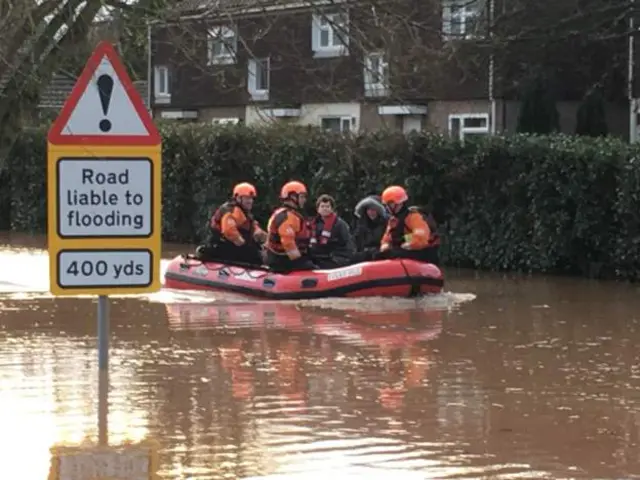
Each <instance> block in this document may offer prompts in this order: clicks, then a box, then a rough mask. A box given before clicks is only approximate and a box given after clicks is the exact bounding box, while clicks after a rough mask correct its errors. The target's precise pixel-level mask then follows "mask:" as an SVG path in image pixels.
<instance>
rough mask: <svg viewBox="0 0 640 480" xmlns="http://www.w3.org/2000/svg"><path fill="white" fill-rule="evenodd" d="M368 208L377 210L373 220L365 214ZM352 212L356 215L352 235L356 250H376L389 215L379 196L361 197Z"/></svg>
mask: <svg viewBox="0 0 640 480" xmlns="http://www.w3.org/2000/svg"><path fill="white" fill-rule="evenodd" d="M368 208H373V209H375V210H376V211H377V212H378V217H377V218H376V219H375V220H371V219H370V218H369V216H368V215H367V213H366V210H367V209H368ZM353 213H354V215H355V217H356V226H355V231H354V237H355V244H356V248H357V250H358V251H359V252H362V251H365V250H378V249H379V248H380V240H381V239H382V235H384V231H385V229H386V228H387V221H388V217H389V214H388V213H387V210H386V209H385V208H384V205H383V204H382V202H381V201H380V197H378V196H377V195H370V196H368V197H365V198H363V199H362V200H360V201H359V202H358V204H357V205H356V208H355V210H354V212H353Z"/></svg>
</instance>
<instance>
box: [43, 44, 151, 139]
mask: <svg viewBox="0 0 640 480" xmlns="http://www.w3.org/2000/svg"><path fill="white" fill-rule="evenodd" d="M48 139H49V142H50V143H53V144H56V145H114V146H118V145H159V144H160V142H161V138H160V134H159V133H158V130H157V128H156V127H155V125H154V124H153V119H152V118H151V115H150V114H149V112H148V111H147V109H146V108H145V106H144V102H143V101H142V98H141V97H140V94H139V93H138V92H137V91H136V89H135V87H134V86H133V82H131V79H130V78H129V75H127V71H126V69H125V67H124V65H123V64H122V62H121V61H120V58H119V57H118V54H117V53H116V51H115V49H114V48H113V45H111V44H110V43H109V42H100V44H99V45H98V46H97V47H96V49H95V50H94V51H93V54H92V55H91V57H90V58H89V61H88V62H87V64H86V66H85V67H84V70H83V71H82V74H81V75H80V77H79V78H78V81H77V82H76V84H75V86H74V87H73V90H72V91H71V94H70V95H69V97H68V98H67V101H66V102H65V104H64V106H63V107H62V111H61V112H60V115H58V118H57V119H56V121H55V122H54V123H53V125H52V126H51V129H50V130H49V136H48Z"/></svg>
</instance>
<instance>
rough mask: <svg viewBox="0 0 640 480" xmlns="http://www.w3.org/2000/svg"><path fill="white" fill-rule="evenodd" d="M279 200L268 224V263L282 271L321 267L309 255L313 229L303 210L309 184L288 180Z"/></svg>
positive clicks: (274, 268) (275, 269)
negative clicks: (280, 203)
mask: <svg viewBox="0 0 640 480" xmlns="http://www.w3.org/2000/svg"><path fill="white" fill-rule="evenodd" d="M280 201H281V202H282V205H281V206H280V207H278V208H277V209H276V210H275V211H274V212H273V214H272V215H271V218H270V219H269V223H268V226H267V235H268V237H267V265H268V266H269V268H271V269H272V270H274V271H280V272H290V271H294V270H313V269H316V268H318V266H317V265H316V264H315V263H313V261H312V260H311V258H310V256H309V242H310V240H311V230H310V228H309V225H308V223H307V220H306V219H305V218H304V217H303V216H302V213H301V211H302V209H303V208H304V204H305V202H306V201H307V187H306V186H305V185H304V184H303V183H301V182H298V181H291V182H287V183H285V184H284V185H283V186H282V188H281V189H280Z"/></svg>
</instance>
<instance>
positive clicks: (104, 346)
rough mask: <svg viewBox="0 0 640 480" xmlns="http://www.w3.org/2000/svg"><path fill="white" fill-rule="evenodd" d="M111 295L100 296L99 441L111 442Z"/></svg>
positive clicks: (106, 443) (102, 444)
mask: <svg viewBox="0 0 640 480" xmlns="http://www.w3.org/2000/svg"><path fill="white" fill-rule="evenodd" d="M108 416H109V297H107V296H106V295H100V296H99V297H98V443H99V445H100V446H106V445H108V443H109V431H108V422H107V419H108Z"/></svg>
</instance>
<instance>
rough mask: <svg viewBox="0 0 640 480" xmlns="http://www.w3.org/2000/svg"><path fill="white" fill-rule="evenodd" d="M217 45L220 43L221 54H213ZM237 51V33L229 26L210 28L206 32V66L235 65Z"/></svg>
mask: <svg viewBox="0 0 640 480" xmlns="http://www.w3.org/2000/svg"><path fill="white" fill-rule="evenodd" d="M217 43H222V44H223V48H222V51H223V53H221V54H218V55H216V54H214V52H215V46H216V44H217ZM237 51H238V31H237V29H236V28H235V27H233V26H229V25H220V26H217V27H212V28H210V29H209V31H208V32H207V64H208V65H230V64H233V63H236V53H237Z"/></svg>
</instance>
